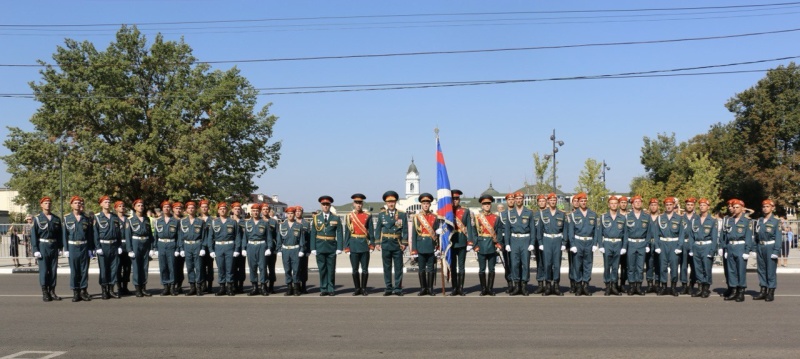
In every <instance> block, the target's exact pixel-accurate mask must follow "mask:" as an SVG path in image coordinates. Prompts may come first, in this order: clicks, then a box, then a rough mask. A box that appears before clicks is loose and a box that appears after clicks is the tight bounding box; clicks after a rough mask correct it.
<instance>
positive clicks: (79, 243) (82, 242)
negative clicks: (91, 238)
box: [67, 241, 86, 246]
mask: <svg viewBox="0 0 800 359" xmlns="http://www.w3.org/2000/svg"><path fill="white" fill-rule="evenodd" d="M67 243H69V244H71V245H73V246H79V245H82V244H86V241H67Z"/></svg>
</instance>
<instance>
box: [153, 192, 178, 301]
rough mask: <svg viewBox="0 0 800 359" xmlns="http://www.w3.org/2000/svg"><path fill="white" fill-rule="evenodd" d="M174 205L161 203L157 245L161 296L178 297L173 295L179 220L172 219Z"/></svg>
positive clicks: (157, 223)
mask: <svg viewBox="0 0 800 359" xmlns="http://www.w3.org/2000/svg"><path fill="white" fill-rule="evenodd" d="M171 209H172V205H171V204H170V203H169V201H168V200H165V201H163V202H161V217H158V219H156V228H155V235H154V238H155V243H156V248H158V270H159V272H160V273H161V285H163V286H164V290H162V291H161V296H165V295H170V294H172V295H178V293H177V292H176V293H172V284H173V283H175V257H177V256H179V255H180V252H178V224H179V223H178V220H177V219H175V218H173V217H172V210H171Z"/></svg>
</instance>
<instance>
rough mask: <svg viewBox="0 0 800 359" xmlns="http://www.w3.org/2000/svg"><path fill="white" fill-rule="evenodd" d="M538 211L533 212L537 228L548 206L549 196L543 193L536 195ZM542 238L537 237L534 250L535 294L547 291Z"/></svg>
mask: <svg viewBox="0 0 800 359" xmlns="http://www.w3.org/2000/svg"><path fill="white" fill-rule="evenodd" d="M536 207H537V208H536V211H534V212H533V226H534V227H536V228H537V229H538V228H539V222H541V218H542V216H541V213H540V212H542V211H544V210H545V209H546V208H547V197H546V196H545V195H543V194H540V195H538V196H536ZM540 247H542V240H541V239H540V238H535V239H534V243H533V252H534V257H535V261H536V283H537V284H538V286H537V287H536V290H535V291H533V294H544V293H545V284H544V281H545V272H546V270H545V269H544V252H542V250H541V249H539V248H540Z"/></svg>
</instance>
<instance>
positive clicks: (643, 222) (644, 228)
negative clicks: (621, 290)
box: [625, 195, 653, 295]
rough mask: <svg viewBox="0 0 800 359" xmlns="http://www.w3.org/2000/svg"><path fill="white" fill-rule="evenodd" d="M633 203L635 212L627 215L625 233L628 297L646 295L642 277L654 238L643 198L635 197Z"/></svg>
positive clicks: (632, 199)
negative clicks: (643, 207)
mask: <svg viewBox="0 0 800 359" xmlns="http://www.w3.org/2000/svg"><path fill="white" fill-rule="evenodd" d="M631 203H632V204H633V210H632V211H630V212H628V214H627V215H625V226H626V228H625V233H626V234H627V238H628V241H627V243H628V246H627V252H628V253H627V254H626V257H627V258H628V283H629V287H628V295H644V293H645V292H644V290H643V289H642V279H643V278H642V277H643V274H644V273H643V272H644V261H645V257H646V256H647V246H648V245H649V243H648V242H649V240H650V238H651V237H652V231H653V226H652V224H653V222H652V221H651V219H650V216H649V215H648V214H647V213H646V212H645V211H644V210H642V197H641V196H638V195H636V196H633V197H632V198H631Z"/></svg>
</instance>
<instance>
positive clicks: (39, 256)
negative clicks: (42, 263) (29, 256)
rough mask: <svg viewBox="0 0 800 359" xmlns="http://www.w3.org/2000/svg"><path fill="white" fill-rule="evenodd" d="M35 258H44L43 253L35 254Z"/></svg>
mask: <svg viewBox="0 0 800 359" xmlns="http://www.w3.org/2000/svg"><path fill="white" fill-rule="evenodd" d="M33 256H34V257H36V258H42V252H36V253H34V254H33Z"/></svg>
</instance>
